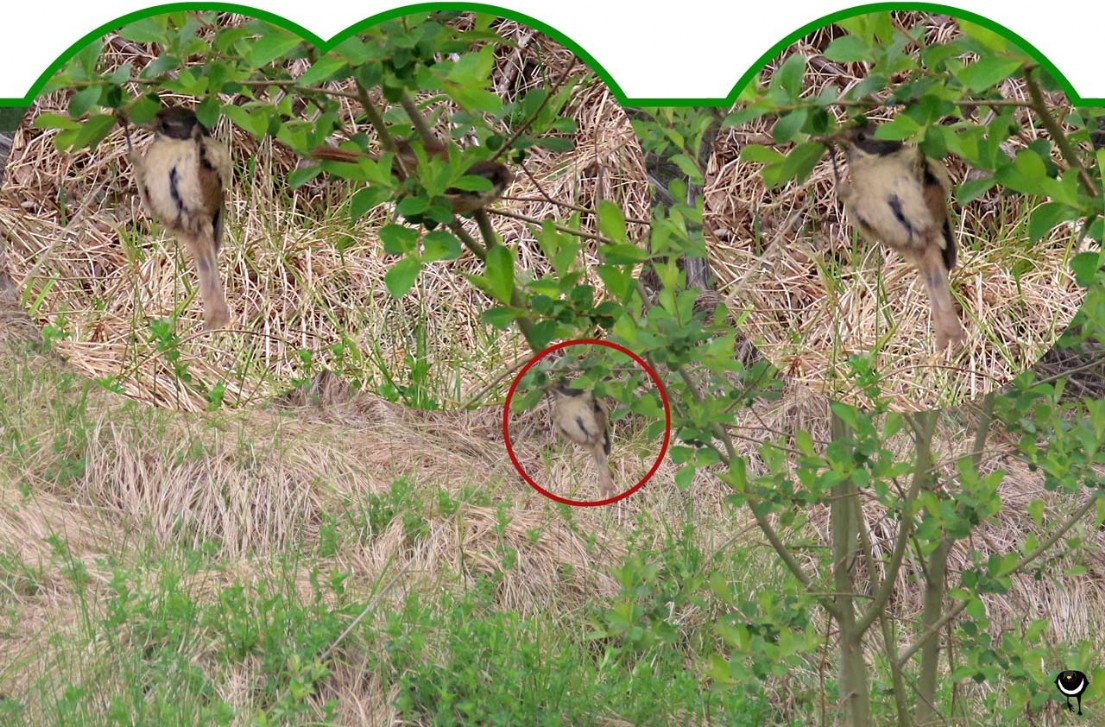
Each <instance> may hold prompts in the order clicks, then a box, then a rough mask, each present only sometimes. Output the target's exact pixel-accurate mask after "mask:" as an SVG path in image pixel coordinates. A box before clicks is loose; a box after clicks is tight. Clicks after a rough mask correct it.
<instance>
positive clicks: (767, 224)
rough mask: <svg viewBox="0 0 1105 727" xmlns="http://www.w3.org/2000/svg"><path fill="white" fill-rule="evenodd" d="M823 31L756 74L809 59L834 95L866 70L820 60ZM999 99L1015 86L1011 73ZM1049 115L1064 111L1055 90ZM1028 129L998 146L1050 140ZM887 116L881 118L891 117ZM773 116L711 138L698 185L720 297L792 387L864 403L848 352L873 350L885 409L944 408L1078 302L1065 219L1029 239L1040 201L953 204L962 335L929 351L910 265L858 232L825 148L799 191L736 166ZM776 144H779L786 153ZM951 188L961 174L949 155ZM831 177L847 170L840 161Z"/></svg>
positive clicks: (940, 24)
mask: <svg viewBox="0 0 1105 727" xmlns="http://www.w3.org/2000/svg"><path fill="white" fill-rule="evenodd" d="M899 18H904V19H905V22H903V25H904V26H905V27H910V26H912V24H913V23H915V22H917V21H919V20H920V19H922V18H924V19H925V22H926V24H927V28H928V29H927V35H926V42H927V43H929V44H930V45H931V44H934V43H942V42H948V41H949V40H951V39H952V38H954V37H955V36H956V35H957V34H958V26H957V25H956V22H955V20H954V19H952V18H949V17H948V16H942V15H922V14H920V13H908V14H900V15H899ZM832 30H833V28H832V26H830V27H829V28H824V29H821V30H818V31H815V32H813V33H811V34H810V35H809V36H807V37H806V38H803V39H802V40H799V41H797V42H796V43H794V44H793V45H792V46H791V47H790V48H788V49H787V50H786V51H785V52H784V53H783V54H781V55H780V56H779V58H777V59H776V60H775V61H773V62H772V63H771V64H769V65H768V67H767V68H766V69H765V70H764V71H763V73H762V74H761V78H762V79H763V80H765V82H766V80H767V79H770V77H771V73H772V71H773V68H774V67H775V65H776V64H778V63H781V62H782V60H784V59H785V58H787V57H789V56H791V55H793V54H802V55H804V56H806V58H807V59H808V71H807V76H806V84H807V88H808V95H811V96H813V95H816V94H818V93H820V92H821V91H822V90H824V89H829V88H835V89H838V90H843V89H844V88H846V87H847V86H849V85H851V84H854V83H856V82H858V81H859V80H860V79H861V78H862V74H863V68H862V66H861V65H860V64H854V65H853V66H850V67H846V66H842V65H839V64H836V63H833V62H830V61H827V60H826V59H825V58H824V57H822V56H821V55H820V53H821V50H822V49H823V48H824V47H825V46H826V45H827V44H828V42H829V41H830V40H831V39H832V35H833V33H832ZM1002 90H1003V94H1004V96H1005V97H1006V98H1010V99H1018V100H1023V99H1024V98H1025V97H1026V92H1025V90H1024V89H1023V88H1022V87H1021V86H1020V85H1019V84H1017V83H1015V82H1012V81H1009V82H1006V83H1005V84H1004V86H1003V89H1002ZM1050 103H1051V106H1052V108H1054V109H1059V110H1062V109H1064V108H1066V107H1068V106H1069V103H1068V102H1067V101H1066V99H1065V97H1064V96H1063V95H1062V94H1053V95H1052V96H1051V98H1050ZM1022 116H1023V118H1022V119H1021V121H1022V123H1023V128H1024V133H1023V135H1022V138H1020V139H1016V138H1015V139H1013V140H1011V142H1010V143H1009V144H1008V145H1007V146H1008V148H1007V149H1006V151H1007V152H1008V153H1010V154H1012V153H1015V151H1016V149H1018V148H1021V147H1022V146H1024V145H1027V144H1028V143H1030V142H1031V141H1033V140H1034V139H1037V138H1047V134H1046V132H1045V131H1044V130H1043V129H1041V128H1037V127H1036V126H1035V125H1034V124H1033V123H1032V121H1031V119H1029V118H1028V116H1027V115H1026V114H1022ZM886 118H890V117H889V116H886ZM770 123H771V117H765V118H763V119H760V120H757V121H754V122H751V123H748V124H745V125H743V126H741V127H734V128H732V129H728V130H725V131H723V132H722V133H721V134H719V135H718V138H717V141H716V145H715V148H714V156H713V159H712V161H711V166H710V169H709V171H708V177H707V185H706V190H705V209H706V215H707V219H706V231H707V243H708V247H709V249H710V252H711V262H712V263H713V266H714V272H715V274H716V275H717V278H718V281H719V283H718V288H719V292H721V294H722V295H723V296H724V297H725V298H726V300H727V302H728V303H729V304H730V306H731V309H732V310H734V312H738V315H741V314H743V319H742V327H743V329H744V331H745V333H746V334H747V335H748V336H749V338H751V339H752V341H753V343H754V344H755V345H756V346H757V347H758V348H759V349H760V350H761V351H762V352H763V353H764V355H766V356H767V358H768V359H770V360H771V361H772V362H773V363H774V364H775V365H776V366H778V367H779V368H780V369H781V370H783V371H784V372H786V373H787V375H788V376H790V377H792V378H793V379H794V380H795V381H799V382H802V383H804V384H806V385H809V386H812V387H814V388H815V389H816V390H819V391H824V392H826V393H829V394H831V395H832V396H834V397H836V398H838V399H841V400H845V401H850V402H853V403H858V404H860V405H864V406H869V405H870V404H871V402H870V401H868V399H867V398H866V395H865V394H864V392H863V391H861V390H859V389H858V388H857V387H855V386H854V384H853V383H852V377H851V376H850V372H849V367H848V360H849V358H850V357H851V356H853V355H854V354H857V353H868V352H870V353H871V355H872V356H873V366H874V369H875V370H876V371H877V372H878V373H879V375H880V377H881V381H882V390H883V392H884V393H885V394H886V395H887V396H888V397H889V399H890V403H891V408H892V409H895V410H898V411H920V410H923V409H930V408H939V407H945V406H950V405H955V404H958V403H961V402H963V401H966V400H969V399H973V398H977V397H979V396H981V395H982V394H984V393H986V392H989V391H993V390H996V389H999V388H1001V387H1002V386H1004V385H1006V384H1008V383H1009V382H1010V381H1011V380H1012V379H1013V378H1014V377H1015V376H1016V375H1018V374H1020V373H1021V372H1023V371H1024V370H1025V369H1027V368H1029V367H1031V366H1032V364H1034V363H1035V362H1036V361H1037V360H1038V359H1039V358H1040V357H1041V356H1043V354H1044V353H1045V352H1046V351H1048V350H1049V349H1050V348H1051V346H1052V345H1053V344H1054V342H1055V340H1056V339H1057V338H1058V337H1059V335H1060V334H1061V333H1062V332H1063V330H1065V328H1066V327H1067V325H1068V324H1069V323H1070V321H1071V319H1072V318H1073V316H1074V314H1075V312H1076V311H1077V309H1078V307H1079V306H1080V305H1081V304H1082V301H1083V300H1084V292H1085V291H1084V289H1081V288H1079V287H1078V285H1077V284H1076V283H1075V281H1074V278H1073V275H1072V273H1071V271H1070V269H1069V266H1068V262H1069V260H1070V258H1071V257H1072V256H1073V255H1074V254H1076V253H1077V252H1079V251H1080V250H1079V249H1078V244H1077V236H1078V231H1077V229H1076V227H1075V226H1073V225H1063V226H1060V227H1058V228H1056V229H1055V230H1054V231H1053V232H1052V234H1051V235H1050V236H1049V237H1048V238H1046V239H1043V240H1040V241H1039V242H1035V243H1033V242H1030V241H1029V240H1028V238H1027V234H1026V232H1025V229H1026V228H1025V225H1026V223H1027V219H1028V215H1029V214H1031V212H1032V210H1033V209H1034V207H1035V206H1036V203H1033V202H1031V201H1029V200H1028V199H1026V198H1005V197H1003V196H1002V194H1001V192H1000V190H999V191H991V192H990V193H988V194H987V195H985V196H984V197H982V198H980V199H978V200H976V201H974V202H972V203H971V204H969V205H967V206H966V207H965V208H964V209H963V210H959V211H958V214H957V216H956V217H954V218H953V219H952V223H953V232H954V234H955V235H956V236H957V240H958V244H959V264H958V266H957V267H956V269H955V270H954V271H952V275H951V285H952V290H953V294H954V295H955V297H956V298H958V301H959V304H960V307H961V309H962V314H961V320H962V321H963V323H964V327H965V328H966V329H967V332H968V336H969V340H968V343H967V346H966V348H965V350H964V351H963V353H962V354H961V355H960V356H959V357H957V358H951V359H949V358H948V357H947V356H946V355H936V354H935V353H934V351H933V344H932V330H931V325H930V323H929V303H928V297H927V294H926V292H925V289H924V286H923V284H922V283H921V281H920V278H919V276H918V275H917V273H916V271H915V270H914V269H913V268H912V266H910V265H909V263H907V262H906V261H905V260H904V259H902V258H901V257H900V256H898V255H896V254H893V253H889V252H887V251H885V250H884V249H883V248H882V247H881V246H880V245H874V244H869V243H867V242H865V241H863V240H862V239H860V240H858V241H857V240H856V239H855V237H854V234H853V230H852V227H851V225H850V224H848V223H847V222H846V221H845V218H844V213H843V208H842V206H841V205H840V203H839V202H838V200H837V198H836V193H835V185H834V181H833V171H832V164H831V161H830V160H829V158H828V157H826V158H824V159H823V160H822V161H821V163H819V164H818V166H817V167H816V168H815V169H814V171H813V173H812V174H811V176H810V178H809V179H808V180H806V181H805V182H803V183H802V184H794V183H789V184H787V185H785V186H783V187H781V188H778V189H774V190H768V189H765V188H764V186H763V184H762V181H761V179H760V175H759V173H760V168H759V165H757V164H754V163H748V162H742V161H740V158H739V157H740V151H741V148H742V147H743V146H744V145H746V144H750V143H755V144H768V145H770V144H771V143H772V142H771V135H770ZM783 151H785V150H783ZM950 171H951V174H952V178H953V181H954V182H955V183H961V182H963V181H965V179H966V178H967V177H968V176H969V174H970V171H969V170H967V169H966V168H964V167H963V165H961V164H955V163H952V164H951V169H950ZM841 173H842V174H844V165H843V163H841Z"/></svg>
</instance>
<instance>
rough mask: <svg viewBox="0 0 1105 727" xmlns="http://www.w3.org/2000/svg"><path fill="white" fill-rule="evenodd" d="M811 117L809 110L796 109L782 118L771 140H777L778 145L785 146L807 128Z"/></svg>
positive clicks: (774, 129)
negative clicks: (803, 128)
mask: <svg viewBox="0 0 1105 727" xmlns="http://www.w3.org/2000/svg"><path fill="white" fill-rule="evenodd" d="M809 115H810V112H809V110H808V109H796V110H794V111H791V112H790V113H788V114H786V115H784V116H782V117H781V118H780V119H779V120H778V121H777V122H776V123H775V126H774V128H772V130H771V138H772V139H774V140H775V143H776V144H785V143H787V142H788V141H790V140H792V139H793V138H794V137H795V135H796V134H798V132H800V131H801V130H802V127H803V126H805V124H806V119H807V118H809Z"/></svg>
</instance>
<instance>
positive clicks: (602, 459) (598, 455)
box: [592, 442, 618, 497]
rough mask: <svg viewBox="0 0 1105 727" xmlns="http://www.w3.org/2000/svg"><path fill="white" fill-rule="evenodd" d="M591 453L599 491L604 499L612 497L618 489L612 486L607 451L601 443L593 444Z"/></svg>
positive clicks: (612, 475) (611, 473)
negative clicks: (597, 473) (593, 458)
mask: <svg viewBox="0 0 1105 727" xmlns="http://www.w3.org/2000/svg"><path fill="white" fill-rule="evenodd" d="M592 451H593V453H594V457H595V467H597V468H598V471H599V489H600V490H601V491H602V494H603V495H605V496H606V497H613V496H614V495H616V494H618V489H617V487H616V486H615V485H614V474H613V472H612V471H611V469H610V460H609V458H608V457H607V454H609V449H608V448H607V447H604V446H603V443H602V442H595V444H594V445H593V450H592Z"/></svg>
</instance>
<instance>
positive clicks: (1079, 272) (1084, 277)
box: [1070, 252, 1101, 288]
mask: <svg viewBox="0 0 1105 727" xmlns="http://www.w3.org/2000/svg"><path fill="white" fill-rule="evenodd" d="M1100 267H1101V254H1100V253H1098V252H1080V253H1078V254H1077V255H1075V256H1074V258H1073V259H1072V260H1071V261H1070V269H1071V270H1072V271H1073V272H1074V280H1075V282H1077V283H1078V284H1079V285H1080V286H1082V287H1083V288H1088V287H1090V285H1091V284H1092V283H1093V279H1094V277H1095V276H1096V275H1097V270H1098V268H1100Z"/></svg>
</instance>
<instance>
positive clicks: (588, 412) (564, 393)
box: [553, 382, 617, 497]
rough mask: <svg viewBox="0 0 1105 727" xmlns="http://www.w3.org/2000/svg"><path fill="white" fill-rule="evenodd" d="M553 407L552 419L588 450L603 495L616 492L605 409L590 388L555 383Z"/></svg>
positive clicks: (569, 436) (574, 440)
mask: <svg viewBox="0 0 1105 727" xmlns="http://www.w3.org/2000/svg"><path fill="white" fill-rule="evenodd" d="M556 394H557V396H556V406H555V408H554V409H553V421H554V422H555V423H556V427H557V429H559V430H560V431H562V432H564V434H566V435H567V436H568V438H569V439H571V440H572V441H573V442H575V443H576V444H578V445H580V446H582V447H586V448H588V449H589V450H591V455H592V456H593V457H594V459H595V465H596V466H597V467H598V471H599V487H600V489H601V490H602V493H603V495H605V496H606V497H613V496H614V495H615V494H617V489H616V488H615V486H614V477H613V474H612V473H611V470H610V460H609V456H610V427H609V426H608V425H607V421H606V409H605V408H603V406H602V404H600V403H599V402H598V401H596V400H595V397H594V395H593V394H592V393H591V392H590V391H582V390H580V389H575V388H572V387H570V386H568V385H567V384H565V383H563V382H561V383H559V384H557V386H556Z"/></svg>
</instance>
